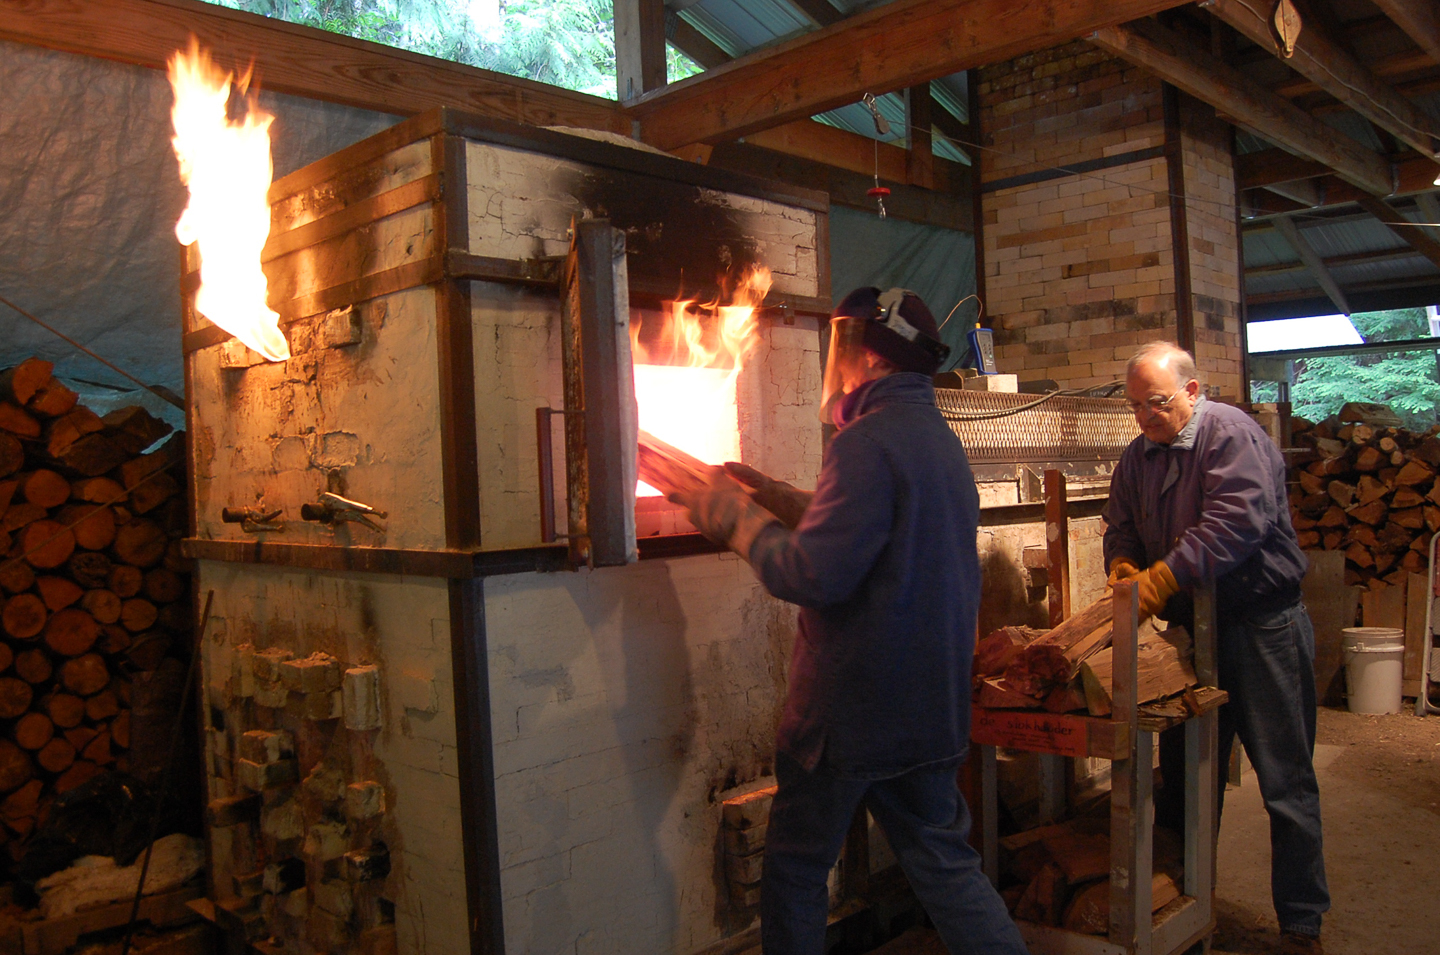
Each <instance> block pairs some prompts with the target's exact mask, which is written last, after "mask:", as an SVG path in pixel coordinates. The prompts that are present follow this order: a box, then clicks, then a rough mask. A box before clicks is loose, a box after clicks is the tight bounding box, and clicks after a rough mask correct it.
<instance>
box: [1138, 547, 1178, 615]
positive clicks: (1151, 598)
mask: <svg viewBox="0 0 1440 955" xmlns="http://www.w3.org/2000/svg"><path fill="white" fill-rule="evenodd" d="M1130 580H1131V581H1132V582H1133V583H1134V584H1135V586H1136V588H1137V589H1138V590H1139V591H1140V619H1141V620H1149V619H1150V618H1151V617H1153V616H1155V615H1156V614H1157V613H1159V612H1160V611H1162V610H1164V609H1165V603H1166V601H1168V600H1169V599H1170V598H1171V597H1173V596H1175V593H1176V592H1177V591H1178V590H1179V589H1180V584H1179V583H1177V582H1176V580H1175V575H1174V574H1173V573H1171V572H1170V568H1169V566H1168V565H1166V563H1165V562H1164V561H1163V560H1157V561H1156V562H1155V563H1153V564H1151V565H1150V567H1149V568H1148V569H1147V570H1142V571H1140V573H1138V574H1136V575H1135V576H1134V577H1131V578H1130Z"/></svg>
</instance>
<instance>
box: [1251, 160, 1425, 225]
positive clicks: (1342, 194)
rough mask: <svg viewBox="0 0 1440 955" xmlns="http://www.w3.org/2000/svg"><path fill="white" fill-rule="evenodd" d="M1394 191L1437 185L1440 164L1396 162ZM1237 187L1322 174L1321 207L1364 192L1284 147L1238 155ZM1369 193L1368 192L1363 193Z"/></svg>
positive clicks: (1263, 222) (1409, 191) (1408, 191)
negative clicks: (1323, 198)
mask: <svg viewBox="0 0 1440 955" xmlns="http://www.w3.org/2000/svg"><path fill="white" fill-rule="evenodd" d="M1393 168H1394V170H1395V195H1397V196H1405V195H1411V194H1413V193H1417V192H1425V191H1426V190H1429V189H1431V188H1433V187H1434V180H1435V176H1436V173H1437V172H1440V164H1436V163H1435V161H1434V160H1431V159H1426V158H1425V157H1423V156H1413V155H1412V156H1410V157H1409V158H1407V159H1401V160H1400V161H1399V162H1397V163H1395V165H1394V167H1393ZM1235 175H1236V186H1235V187H1236V189H1239V190H1247V189H1257V188H1264V187H1266V186H1269V185H1272V184H1273V183H1277V182H1292V181H1294V180H1297V179H1312V178H1316V177H1321V176H1323V177H1324V178H1323V180H1322V181H1321V185H1322V187H1323V191H1324V193H1325V204H1324V206H1323V207H1322V208H1330V207H1332V206H1337V205H1344V204H1345V203H1347V202H1354V201H1355V199H1356V197H1358V196H1360V195H1362V192H1361V191H1360V190H1358V189H1356V188H1355V187H1354V186H1352V185H1350V183H1348V182H1345V181H1343V180H1341V179H1337V178H1335V177H1334V176H1333V175H1331V174H1330V170H1329V167H1328V166H1326V165H1325V164H1324V163H1320V162H1316V161H1315V160H1313V159H1305V158H1302V157H1300V156H1296V155H1294V154H1292V153H1288V152H1286V151H1285V150H1283V149H1266V150H1262V151H1261V152H1256V153H1247V154H1246V155H1244V156H1237V157H1236V162H1235ZM1363 194H1364V195H1369V193H1363ZM1269 227H1270V223H1269V221H1268V220H1263V219H1262V220H1260V221H1258V222H1254V223H1253V224H1252V223H1251V222H1247V223H1246V231H1247V232H1248V231H1251V230H1252V229H1255V228H1269Z"/></svg>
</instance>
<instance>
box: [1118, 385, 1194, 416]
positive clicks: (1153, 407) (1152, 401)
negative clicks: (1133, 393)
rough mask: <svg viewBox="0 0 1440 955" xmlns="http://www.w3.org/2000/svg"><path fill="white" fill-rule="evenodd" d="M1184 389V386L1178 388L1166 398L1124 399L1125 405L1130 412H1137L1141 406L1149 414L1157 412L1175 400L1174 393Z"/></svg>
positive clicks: (1176, 393)
mask: <svg viewBox="0 0 1440 955" xmlns="http://www.w3.org/2000/svg"><path fill="white" fill-rule="evenodd" d="M1184 390H1185V389H1184V388H1179V389H1177V390H1176V392H1175V394H1174V395H1171V396H1170V397H1168V398H1158V397H1157V398H1146V399H1145V400H1144V401H1130V400H1129V399H1126V401H1125V407H1126V408H1129V409H1130V413H1131V414H1139V413H1140V409H1141V408H1144V409H1146V410H1147V411H1149V412H1150V413H1151V414H1157V413H1159V412H1161V411H1164V410H1165V409H1166V408H1168V407H1170V402H1172V401H1174V400H1175V395H1178V394H1180V392H1182V391H1184Z"/></svg>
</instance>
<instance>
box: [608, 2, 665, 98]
mask: <svg viewBox="0 0 1440 955" xmlns="http://www.w3.org/2000/svg"><path fill="white" fill-rule="evenodd" d="M666 79H667V77H666V75H665V4H664V2H663V0H615V82H616V85H617V87H618V89H617V92H618V93H619V94H620V99H621V101H622V102H623V101H624V100H628V99H634V98H635V97H637V96H639V95H640V94H641V93H644V92H646V91H648V90H653V89H659V88H660V87H662V86H664V85H665V82H666Z"/></svg>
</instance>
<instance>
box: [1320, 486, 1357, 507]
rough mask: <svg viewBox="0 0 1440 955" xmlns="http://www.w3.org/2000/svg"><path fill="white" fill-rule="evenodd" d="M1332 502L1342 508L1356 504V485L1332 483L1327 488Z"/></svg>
mask: <svg viewBox="0 0 1440 955" xmlns="http://www.w3.org/2000/svg"><path fill="white" fill-rule="evenodd" d="M1326 493H1328V494H1329V495H1330V500H1332V501H1334V502H1335V503H1336V504H1338V505H1339V506H1341V507H1349V506H1350V505H1351V504H1353V503H1355V485H1353V484H1346V483H1345V482H1344V481H1331V482H1330V484H1329V486H1328V487H1327V488H1326Z"/></svg>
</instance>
